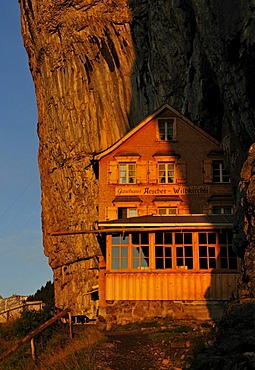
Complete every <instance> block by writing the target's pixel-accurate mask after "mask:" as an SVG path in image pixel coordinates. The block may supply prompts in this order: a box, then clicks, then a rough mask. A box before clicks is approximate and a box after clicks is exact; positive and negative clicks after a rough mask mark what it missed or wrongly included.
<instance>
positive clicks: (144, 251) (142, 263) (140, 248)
mask: <svg viewBox="0 0 255 370" xmlns="http://www.w3.org/2000/svg"><path fill="white" fill-rule="evenodd" d="M131 237H132V268H133V269H143V270H144V269H148V268H149V235H148V234H147V233H132V234H131Z"/></svg>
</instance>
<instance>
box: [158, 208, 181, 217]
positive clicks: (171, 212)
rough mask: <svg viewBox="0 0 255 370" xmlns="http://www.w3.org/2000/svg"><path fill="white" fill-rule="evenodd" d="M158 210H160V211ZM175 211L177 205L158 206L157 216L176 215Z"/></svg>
mask: <svg viewBox="0 0 255 370" xmlns="http://www.w3.org/2000/svg"><path fill="white" fill-rule="evenodd" d="M160 211H162V213H161V212H160ZM164 211H165V212H164ZM177 211H178V208H177V207H158V215H159V216H171V215H177Z"/></svg>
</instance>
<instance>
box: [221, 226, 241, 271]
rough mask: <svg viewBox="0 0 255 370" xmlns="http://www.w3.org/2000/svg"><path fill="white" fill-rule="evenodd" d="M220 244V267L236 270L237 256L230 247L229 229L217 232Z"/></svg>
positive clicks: (230, 236)
mask: <svg viewBox="0 0 255 370" xmlns="http://www.w3.org/2000/svg"><path fill="white" fill-rule="evenodd" d="M219 244H220V255H219V260H220V268H221V269H229V270H237V256H236V254H235V253H234V251H233V248H232V235H231V233H230V232H229V231H226V232H222V233H220V234H219Z"/></svg>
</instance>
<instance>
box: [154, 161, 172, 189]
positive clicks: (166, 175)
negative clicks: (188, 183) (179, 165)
mask: <svg viewBox="0 0 255 370" xmlns="http://www.w3.org/2000/svg"><path fill="white" fill-rule="evenodd" d="M158 178H159V183H160V184H171V183H174V182H175V164H174V163H172V162H165V163H163V162H162V163H159V164H158Z"/></svg>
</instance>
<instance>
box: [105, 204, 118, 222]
mask: <svg viewBox="0 0 255 370" xmlns="http://www.w3.org/2000/svg"><path fill="white" fill-rule="evenodd" d="M117 218H118V209H117V207H106V219H107V220H117Z"/></svg>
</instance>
